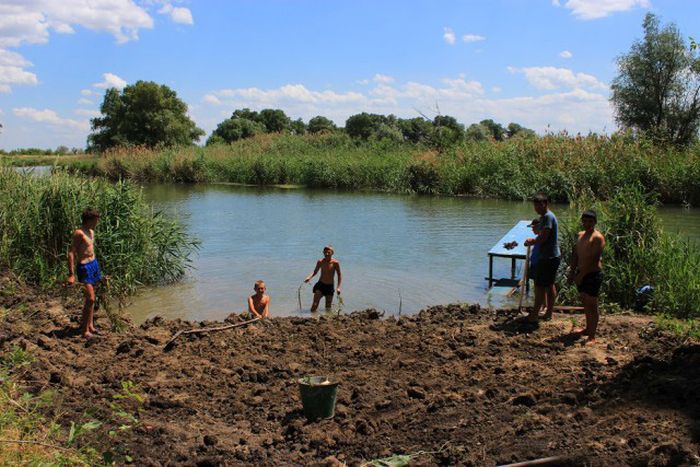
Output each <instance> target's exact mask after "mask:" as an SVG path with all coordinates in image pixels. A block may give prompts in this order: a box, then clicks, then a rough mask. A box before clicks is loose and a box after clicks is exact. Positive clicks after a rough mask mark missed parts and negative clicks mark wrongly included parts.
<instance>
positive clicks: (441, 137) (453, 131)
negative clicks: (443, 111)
mask: <svg viewBox="0 0 700 467" xmlns="http://www.w3.org/2000/svg"><path fill="white" fill-rule="evenodd" d="M463 139H464V125H462V124H461V123H459V122H458V121H457V119H456V118H454V117H451V116H449V115H438V116H436V117H435V118H434V119H433V131H432V132H431V135H430V143H431V144H432V145H433V146H435V147H437V148H446V147H449V146H453V145H455V144H457V143H459V142H461V141H462V140H463Z"/></svg>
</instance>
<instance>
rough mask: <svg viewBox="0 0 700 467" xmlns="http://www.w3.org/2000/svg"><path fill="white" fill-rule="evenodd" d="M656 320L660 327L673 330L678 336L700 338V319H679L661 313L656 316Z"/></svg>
mask: <svg viewBox="0 0 700 467" xmlns="http://www.w3.org/2000/svg"><path fill="white" fill-rule="evenodd" d="M655 321H656V325H657V326H658V327H659V328H661V329H663V330H666V331H669V332H672V333H673V334H676V335H677V336H681V337H691V338H693V339H699V340H700V320H697V319H678V318H674V317H673V316H669V315H667V314H660V315H657V316H656V320H655Z"/></svg>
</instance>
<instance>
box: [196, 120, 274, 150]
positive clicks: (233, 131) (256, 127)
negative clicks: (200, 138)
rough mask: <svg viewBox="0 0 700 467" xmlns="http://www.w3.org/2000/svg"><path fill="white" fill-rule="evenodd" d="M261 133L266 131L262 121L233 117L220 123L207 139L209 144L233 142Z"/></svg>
mask: <svg viewBox="0 0 700 467" xmlns="http://www.w3.org/2000/svg"><path fill="white" fill-rule="evenodd" d="M260 133H265V126H263V124H262V123H258V122H255V121H253V120H248V119H247V118H239V117H232V118H229V119H226V120H224V121H223V122H221V123H219V125H218V126H217V127H216V130H214V131H213V132H212V134H211V136H210V137H209V139H207V146H211V145H212V144H231V143H233V142H234V141H238V140H239V139H244V138H251V137H253V136H255V135H258V134H260Z"/></svg>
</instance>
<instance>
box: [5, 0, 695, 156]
mask: <svg viewBox="0 0 700 467" xmlns="http://www.w3.org/2000/svg"><path fill="white" fill-rule="evenodd" d="M647 12H653V13H655V14H657V15H659V16H660V18H661V20H662V23H667V22H674V23H676V24H677V25H678V27H679V28H680V30H681V33H682V34H683V36H684V37H686V38H687V37H688V36H694V37H696V38H697V37H698V36H700V27H698V18H700V0H343V1H341V0H0V123H1V124H2V125H3V128H2V132H1V133H0V148H2V149H14V148H18V147H40V148H56V147H57V146H59V145H65V146H69V147H78V148H84V147H85V145H86V138H87V135H88V134H89V132H90V119H91V118H93V117H95V116H98V115H99V107H100V103H101V102H102V99H103V97H104V93H105V90H106V89H107V88H109V87H116V88H118V89H122V88H123V87H124V86H126V85H128V84H132V83H135V82H136V81H138V80H150V81H155V82H157V83H161V84H166V85H167V86H169V87H171V88H172V89H173V90H175V91H176V92H177V94H178V96H179V97H180V98H181V99H182V100H183V101H184V102H186V103H187V105H188V108H189V115H190V117H191V118H192V119H193V120H194V121H195V122H196V124H197V125H198V126H199V127H200V128H202V129H204V130H205V131H206V132H207V135H209V134H210V133H211V131H212V130H213V129H214V128H216V125H217V124H218V123H220V122H221V121H222V120H224V119H226V118H228V117H229V116H230V115H231V113H232V112H233V110H235V109H237V108H243V107H248V108H251V109H255V110H260V109H263V108H281V109H283V110H284V111H285V112H286V113H287V115H289V116H290V117H292V118H294V119H296V118H302V119H304V120H305V121H308V120H309V119H310V118H311V117H313V116H315V115H324V116H327V117H329V118H331V119H332V120H334V121H335V122H336V123H337V124H339V125H343V124H344V122H345V120H346V119H347V117H349V116H350V115H353V114H355V113H359V112H372V113H380V114H389V113H393V114H395V115H397V116H399V117H404V118H412V117H417V116H420V115H424V116H427V117H429V118H432V117H434V116H435V115H437V114H438V113H439V114H443V115H452V116H455V117H456V118H457V119H458V120H459V121H460V122H462V123H465V124H467V125H469V124H471V123H474V122H478V121H480V120H483V119H486V118H491V119H493V120H495V121H497V122H499V123H502V124H508V123H509V122H517V123H519V124H521V125H524V126H526V127H529V128H532V129H534V130H535V131H537V132H538V133H540V134H542V133H545V132H547V131H553V132H558V131H562V130H566V131H568V132H569V133H576V132H581V133H588V132H589V131H593V132H608V133H609V132H611V131H614V130H615V122H614V115H613V112H612V108H611V106H610V104H609V96H610V89H609V84H610V82H611V80H612V79H613V78H614V77H615V75H616V73H617V68H616V62H615V60H616V58H617V57H619V56H620V55H621V54H623V53H626V52H627V51H628V50H629V49H630V46H631V45H632V43H633V42H634V41H635V40H636V39H639V38H641V36H642V26H641V25H642V20H643V18H644V15H645V14H646V13H647ZM205 138H206V137H205ZM205 138H203V139H202V142H203V141H204V139H205Z"/></svg>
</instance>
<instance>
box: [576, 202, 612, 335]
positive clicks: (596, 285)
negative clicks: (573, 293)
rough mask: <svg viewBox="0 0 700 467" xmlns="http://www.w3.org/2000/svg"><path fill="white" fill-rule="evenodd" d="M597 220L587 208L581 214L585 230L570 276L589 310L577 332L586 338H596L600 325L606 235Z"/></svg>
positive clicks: (581, 236) (580, 233)
mask: <svg viewBox="0 0 700 467" xmlns="http://www.w3.org/2000/svg"><path fill="white" fill-rule="evenodd" d="M597 222H598V219H597V217H596V214H595V212H594V211H585V212H584V213H583V214H582V215H581V224H582V225H583V231H581V232H579V233H578V238H577V240H576V248H574V251H573V258H572V261H571V264H572V265H574V268H573V269H572V270H571V276H572V277H573V280H574V282H575V283H576V288H577V289H578V293H579V294H580V296H581V302H583V310H584V312H585V313H586V327H585V328H582V329H575V330H574V331H573V332H574V333H575V334H580V335H582V336H587V337H588V339H587V342H589V343H592V342H595V333H596V330H597V328H598V317H599V315H598V293H599V292H600V285H601V284H602V282H603V272H602V267H603V264H602V262H601V256H602V255H603V248H605V237H603V234H602V233H600V231H598V230H596V228H595V226H596V223H597Z"/></svg>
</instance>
